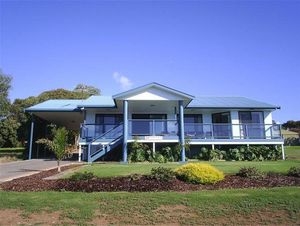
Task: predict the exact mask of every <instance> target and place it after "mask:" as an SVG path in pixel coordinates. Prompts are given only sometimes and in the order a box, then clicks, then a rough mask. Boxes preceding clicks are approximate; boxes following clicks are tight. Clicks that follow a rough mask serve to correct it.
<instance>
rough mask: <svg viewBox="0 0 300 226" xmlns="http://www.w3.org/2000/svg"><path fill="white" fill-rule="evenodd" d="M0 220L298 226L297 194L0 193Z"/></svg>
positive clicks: (285, 191) (299, 202)
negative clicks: (277, 225)
mask: <svg viewBox="0 0 300 226" xmlns="http://www.w3.org/2000/svg"><path fill="white" fill-rule="evenodd" d="M47 216H48V217H47ZM229 216H230V217H229ZM0 217H1V219H2V220H1V222H0V224H1V223H2V224H3V225H4V224H16V223H21V224H26V223H28V219H29V220H30V221H29V222H30V223H31V224H50V223H51V224H53V223H54V224H63V223H65V224H72V223H74V222H76V223H77V224H82V225H83V224H96V225H100V224H102V225H104V224H129V225H130V224H137V225H141V224H174V223H177V224H194V225H199V224H202V225H203V224H205V225H214V224H229V225H230V224H239V225H244V224H248V225H249V224H252V225H257V224H269V225H275V224H281V225H296V224H299V223H300V221H299V219H300V189H299V188H298V187H286V188H273V189H243V190H217V191H201V192H190V193H176V192H158V193H126V192H117V193H79V192H78V193H76V192H74V193H72V192H37V193H33V192H26V193H15V192H0Z"/></svg>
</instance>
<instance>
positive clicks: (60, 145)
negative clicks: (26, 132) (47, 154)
mask: <svg viewBox="0 0 300 226" xmlns="http://www.w3.org/2000/svg"><path fill="white" fill-rule="evenodd" d="M52 134H53V140H49V139H46V138H43V139H39V140H37V141H36V143H38V144H44V145H45V146H46V147H47V148H48V149H49V150H50V151H53V153H54V154H55V157H56V159H57V166H58V172H60V171H61V170H60V161H61V160H63V159H64V158H66V157H67V156H68V155H69V151H68V149H67V148H66V145H67V139H68V131H67V130H66V128H64V127H62V128H58V129H56V128H53V130H52Z"/></svg>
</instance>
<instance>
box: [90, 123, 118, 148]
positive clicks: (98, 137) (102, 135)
mask: <svg viewBox="0 0 300 226" xmlns="http://www.w3.org/2000/svg"><path fill="white" fill-rule="evenodd" d="M121 125H123V123H120V124H118V125H116V126H114V127H113V128H111V129H109V130H108V131H106V132H105V133H103V134H101V135H99V136H97V137H95V138H94V139H93V140H92V141H90V142H89V143H93V142H94V141H95V140H98V139H100V138H101V137H104V136H105V135H107V134H108V133H110V132H111V131H113V130H114V129H116V128H118V127H119V126H121Z"/></svg>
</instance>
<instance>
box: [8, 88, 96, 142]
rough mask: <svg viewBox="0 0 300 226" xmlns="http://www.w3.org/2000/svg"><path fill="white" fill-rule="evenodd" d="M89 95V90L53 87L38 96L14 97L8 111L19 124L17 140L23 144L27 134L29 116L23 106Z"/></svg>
mask: <svg viewBox="0 0 300 226" xmlns="http://www.w3.org/2000/svg"><path fill="white" fill-rule="evenodd" d="M95 89H96V88H95ZM91 95H92V94H91V93H90V91H87V92H86V91H84V92H78V90H77V91H70V90H65V89H55V90H50V91H45V92H42V93H41V94H40V95H38V96H31V97H28V98H25V99H15V101H14V102H13V104H12V105H11V109H10V111H11V112H10V113H11V115H12V117H13V118H14V119H15V120H16V121H17V122H18V123H19V124H20V127H19V128H18V130H17V135H18V140H19V141H20V142H21V143H22V144H23V145H24V144H25V141H26V140H27V138H28V136H29V128H30V121H31V116H30V114H29V113H26V112H24V109H25V108H28V107H30V106H32V105H35V104H39V103H41V102H44V101H46V100H50V99H86V98H88V97H90V96H91Z"/></svg>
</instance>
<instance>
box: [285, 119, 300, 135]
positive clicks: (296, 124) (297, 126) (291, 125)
mask: <svg viewBox="0 0 300 226" xmlns="http://www.w3.org/2000/svg"><path fill="white" fill-rule="evenodd" d="M282 128H284V129H289V130H291V131H294V132H297V133H299V134H300V121H293V120H290V121H287V122H286V123H283V124H282Z"/></svg>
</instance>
